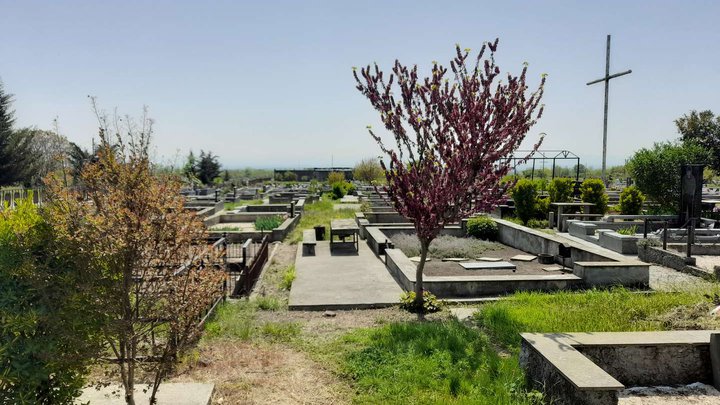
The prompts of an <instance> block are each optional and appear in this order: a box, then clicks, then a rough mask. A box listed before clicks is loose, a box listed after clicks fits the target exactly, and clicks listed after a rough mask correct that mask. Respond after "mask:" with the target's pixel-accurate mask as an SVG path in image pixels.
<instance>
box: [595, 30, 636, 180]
mask: <svg viewBox="0 0 720 405" xmlns="http://www.w3.org/2000/svg"><path fill="white" fill-rule="evenodd" d="M630 73H632V70H626V71H624V72H620V73H615V74H614V75H611V74H610V35H608V36H607V51H606V53H605V77H603V78H602V79H597V80H593V81H591V82H588V84H587V85H588V86H589V85H591V84H595V83H600V82H605V116H604V119H603V157H602V181H603V183H605V184H606V185H607V177H606V176H605V164H606V160H607V121H608V120H607V118H608V91H609V90H610V79H614V78H616V77H620V76H624V75H627V74H630Z"/></svg>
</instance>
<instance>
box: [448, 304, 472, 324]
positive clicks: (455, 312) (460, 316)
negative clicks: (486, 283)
mask: <svg viewBox="0 0 720 405" xmlns="http://www.w3.org/2000/svg"><path fill="white" fill-rule="evenodd" d="M475 312H477V308H465V307H462V308H450V313H451V314H452V316H454V317H455V318H457V320H458V321H460V322H463V321H466V320H468V319H469V318H470V317H472V316H473V314H474V313H475Z"/></svg>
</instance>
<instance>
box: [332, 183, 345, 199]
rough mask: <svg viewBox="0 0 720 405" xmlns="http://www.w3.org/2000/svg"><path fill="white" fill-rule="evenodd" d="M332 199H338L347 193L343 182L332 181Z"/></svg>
mask: <svg viewBox="0 0 720 405" xmlns="http://www.w3.org/2000/svg"><path fill="white" fill-rule="evenodd" d="M332 186H333V189H332V193H333V200H339V199H341V198H343V197H345V194H347V190H346V189H345V182H343V181H339V182H336V183H333V185H332Z"/></svg>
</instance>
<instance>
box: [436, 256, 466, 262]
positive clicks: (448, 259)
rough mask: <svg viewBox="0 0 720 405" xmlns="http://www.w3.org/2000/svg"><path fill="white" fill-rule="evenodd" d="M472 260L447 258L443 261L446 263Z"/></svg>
mask: <svg viewBox="0 0 720 405" xmlns="http://www.w3.org/2000/svg"><path fill="white" fill-rule="evenodd" d="M468 260H470V259H467V258H464V257H445V258H443V259H442V261H444V262H465V261H468Z"/></svg>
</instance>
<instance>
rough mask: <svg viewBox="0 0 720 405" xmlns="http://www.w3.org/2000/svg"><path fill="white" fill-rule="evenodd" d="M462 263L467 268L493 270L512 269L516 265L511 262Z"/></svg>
mask: <svg viewBox="0 0 720 405" xmlns="http://www.w3.org/2000/svg"><path fill="white" fill-rule="evenodd" d="M460 265H461V266H462V267H463V268H464V269H465V270H493V269H503V270H507V269H512V270H514V269H515V268H516V266H515V265H514V264H512V263H510V262H463V263H460Z"/></svg>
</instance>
